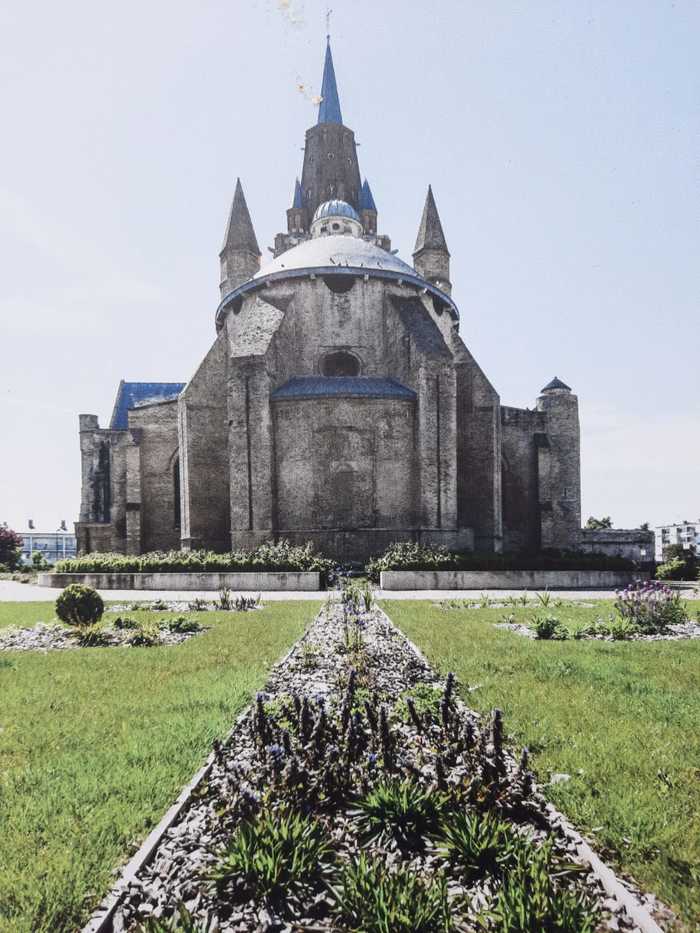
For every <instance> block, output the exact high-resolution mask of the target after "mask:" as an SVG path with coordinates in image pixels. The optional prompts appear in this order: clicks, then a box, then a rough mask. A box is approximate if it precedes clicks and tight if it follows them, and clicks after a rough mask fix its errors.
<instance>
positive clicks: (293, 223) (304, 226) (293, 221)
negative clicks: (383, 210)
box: [287, 178, 309, 235]
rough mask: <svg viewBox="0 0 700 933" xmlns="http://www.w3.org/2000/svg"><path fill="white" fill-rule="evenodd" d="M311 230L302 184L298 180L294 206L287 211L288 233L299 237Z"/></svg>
mask: <svg viewBox="0 0 700 933" xmlns="http://www.w3.org/2000/svg"><path fill="white" fill-rule="evenodd" d="M308 229H309V218H308V217H307V215H306V209H305V208H304V196H303V193H302V190H301V183H300V181H299V179H298V178H297V180H296V182H295V184H294V198H293V199H292V206H291V207H290V208H288V210H287V233H290V234H295V235H298V234H300V233H305V232H306V231H307V230H308Z"/></svg>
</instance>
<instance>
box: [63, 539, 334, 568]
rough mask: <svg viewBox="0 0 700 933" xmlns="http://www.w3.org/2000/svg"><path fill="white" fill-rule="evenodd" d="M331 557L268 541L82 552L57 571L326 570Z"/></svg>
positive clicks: (306, 547)
mask: <svg viewBox="0 0 700 933" xmlns="http://www.w3.org/2000/svg"><path fill="white" fill-rule="evenodd" d="M333 567H334V563H333V561H331V560H329V559H328V558H327V557H324V556H323V555H322V554H318V553H317V552H316V551H315V550H314V547H313V545H312V544H311V543H307V544H303V545H300V544H291V542H289V541H268V542H266V543H265V544H261V545H260V546H259V547H257V548H255V550H253V551H245V550H238V551H231V552H230V553H226V554H217V553H216V552H215V551H152V552H151V553H149V554H141V555H139V556H133V555H127V554H85V555H84V556H82V557H71V558H69V559H67V560H59V561H58V562H57V564H56V572H57V573H202V572H211V573H226V572H236V571H239V572H246V571H248V572H250V571H258V572H264V571H298V572H303V571H309V570H310V571H318V572H320V573H322V574H327V573H328V572H329V571H330V570H332V569H333Z"/></svg>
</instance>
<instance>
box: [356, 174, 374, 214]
mask: <svg viewBox="0 0 700 933" xmlns="http://www.w3.org/2000/svg"><path fill="white" fill-rule="evenodd" d="M360 210H361V211H376V210H377V205H376V204H375V203H374V198H373V197H372V189H371V188H370V186H369V182H368V181H367V179H366V178H365V180H364V182H363V183H362V189H361V190H360Z"/></svg>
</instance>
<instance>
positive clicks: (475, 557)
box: [367, 541, 637, 582]
mask: <svg viewBox="0 0 700 933" xmlns="http://www.w3.org/2000/svg"><path fill="white" fill-rule="evenodd" d="M636 568H637V565H636V564H635V562H634V561H632V560H627V558H624V557H610V556H609V555H607V554H588V553H586V554H584V553H583V552H582V551H559V550H555V549H547V550H544V551H540V552H537V553H533V554H474V553H471V552H469V553H461V554H460V553H455V552H452V551H448V550H447V549H446V548H444V547H430V546H428V545H421V544H416V543H415V542H413V541H402V542H396V543H394V544H390V545H389V547H388V548H387V549H386V551H384V553H383V554H381V555H380V556H378V557H373V558H372V559H371V560H370V561H369V563H368V564H367V576H368V577H369V578H370V580H374V581H375V582H378V581H379V574H380V573H381V572H382V570H494V571H498V570H635V569H636Z"/></svg>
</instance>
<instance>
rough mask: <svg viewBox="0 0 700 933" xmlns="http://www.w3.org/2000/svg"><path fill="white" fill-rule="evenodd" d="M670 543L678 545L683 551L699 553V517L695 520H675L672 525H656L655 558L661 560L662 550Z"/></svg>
mask: <svg viewBox="0 0 700 933" xmlns="http://www.w3.org/2000/svg"><path fill="white" fill-rule="evenodd" d="M672 544H677V545H680V546H681V547H682V548H683V550H684V551H695V553H696V554H700V518H699V519H698V520H697V521H695V522H688V521H683V522H676V523H675V524H673V525H657V527H656V559H657V561H660V560H663V556H664V550H665V549H666V548H667V547H670V546H671V545H672Z"/></svg>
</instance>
